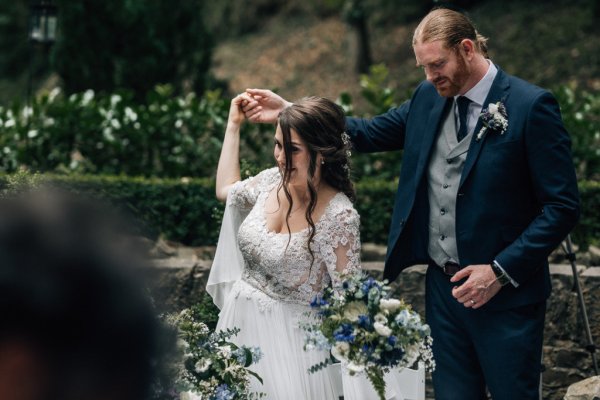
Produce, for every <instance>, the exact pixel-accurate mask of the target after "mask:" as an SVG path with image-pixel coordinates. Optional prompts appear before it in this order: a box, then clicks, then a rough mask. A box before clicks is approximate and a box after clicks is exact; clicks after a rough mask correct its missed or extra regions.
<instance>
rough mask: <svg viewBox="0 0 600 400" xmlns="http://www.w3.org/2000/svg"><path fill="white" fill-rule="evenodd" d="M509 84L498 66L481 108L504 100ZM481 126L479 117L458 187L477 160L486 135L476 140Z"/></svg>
mask: <svg viewBox="0 0 600 400" xmlns="http://www.w3.org/2000/svg"><path fill="white" fill-rule="evenodd" d="M509 86H510V85H509V83H508V77H507V76H506V74H505V73H504V72H503V71H502V70H501V69H500V68H498V73H497V75H496V78H495V79H494V82H493V83H492V87H491V88H490V92H489V93H488V95H487V97H486V99H485V101H484V102H483V108H482V110H483V109H485V108H487V106H488V105H489V104H490V103H497V102H499V101H503V102H504V101H505V100H506V97H507V96H508V88H509ZM481 128H482V122H481V118H479V119H478V120H477V124H476V125H475V130H474V131H473V136H472V137H471V144H470V145H469V151H468V153H467V159H466V160H465V166H464V168H463V171H462V174H461V177H460V184H459V185H458V187H459V188H460V187H461V186H462V184H463V182H464V181H465V179H466V178H467V176H469V173H470V172H471V170H472V169H473V166H474V165H475V162H476V161H477V158H478V157H479V152H480V151H481V149H482V148H483V144H484V142H485V138H486V137H487V136H488V135H487V134H486V135H484V136H483V138H481V140H476V137H477V134H478V133H479V131H480V130H481ZM488 133H489V132H488Z"/></svg>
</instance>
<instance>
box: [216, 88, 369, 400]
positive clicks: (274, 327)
mask: <svg viewBox="0 0 600 400" xmlns="http://www.w3.org/2000/svg"><path fill="white" fill-rule="evenodd" d="M249 100H251V99H250V98H249V97H248V95H247V94H241V95H239V96H237V97H235V98H234V99H233V100H232V102H231V108H230V112H229V120H228V124H227V129H226V132H225V139H224V141H223V149H222V151H221V156H220V159H219V166H218V170H217V183H216V193H217V197H218V198H219V199H220V200H226V201H227V206H226V216H225V218H224V224H223V227H222V230H221V235H220V238H219V246H218V250H217V254H216V256H215V262H214V264H213V268H212V270H211V275H210V277H209V282H208V285H207V291H208V292H209V293H210V294H211V295H212V296H213V299H214V301H215V304H217V306H219V307H220V308H221V313H220V316H219V322H218V325H217V329H226V328H232V327H238V328H240V329H241V332H240V333H239V334H238V336H237V337H236V341H237V342H239V344H247V345H251V346H259V347H260V348H261V350H262V352H263V354H264V356H263V358H262V359H261V361H260V362H259V363H258V364H257V365H256V366H254V368H253V370H255V371H256V372H257V373H258V374H259V375H260V376H261V377H262V379H263V381H264V384H263V385H261V384H260V383H259V382H254V383H255V386H254V387H253V390H255V391H258V392H263V393H266V394H267V398H269V399H302V400H303V399H334V398H336V395H335V392H334V387H333V382H332V380H331V378H330V377H329V375H328V374H327V373H326V371H320V372H317V373H314V374H309V373H308V372H307V370H308V368H309V367H311V366H312V365H314V364H316V363H318V362H320V361H322V360H324V359H325V358H326V357H327V356H328V355H327V354H325V353H319V352H317V351H310V352H305V351H304V350H303V332H302V330H301V329H300V328H299V327H298V323H299V322H300V321H301V320H302V319H303V318H305V316H304V313H306V312H307V311H310V302H311V300H313V298H314V297H315V295H316V294H317V293H319V292H320V291H321V290H322V289H324V288H325V287H326V286H328V285H330V284H332V281H333V284H334V285H335V283H336V276H337V273H339V272H351V271H354V270H357V269H359V268H360V241H359V217H358V214H357V212H356V210H355V209H354V207H353V206H352V200H353V199H354V189H353V185H352V183H351V181H350V179H349V177H348V145H347V143H345V142H344V138H343V132H344V127H345V120H344V112H343V110H342V109H341V107H339V106H338V105H336V104H335V103H333V102H331V101H329V100H327V99H324V98H317V97H310V98H305V99H302V100H300V101H299V102H297V103H295V104H294V105H293V106H290V107H288V108H286V109H284V110H283V111H282V112H281V114H280V116H279V119H278V123H277V129H276V132H275V138H274V150H273V155H274V157H275V161H276V164H277V166H276V167H274V168H271V169H267V170H265V171H262V172H261V173H259V174H258V175H257V176H255V177H253V178H249V179H247V180H244V181H240V167H239V142H240V126H241V124H242V122H243V120H244V114H243V112H242V110H241V107H242V105H243V102H245V101H249ZM240 223H241V224H240ZM238 225H239V230H237V228H238ZM238 248H239V252H238ZM240 252H241V253H240ZM232 269H233V270H232Z"/></svg>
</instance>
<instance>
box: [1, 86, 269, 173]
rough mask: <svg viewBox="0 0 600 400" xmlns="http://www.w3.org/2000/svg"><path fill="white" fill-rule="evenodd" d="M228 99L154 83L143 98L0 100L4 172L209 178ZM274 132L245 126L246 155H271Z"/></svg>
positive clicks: (123, 94) (55, 95) (55, 94)
mask: <svg viewBox="0 0 600 400" xmlns="http://www.w3.org/2000/svg"><path fill="white" fill-rule="evenodd" d="M229 101H230V99H229V98H227V97H226V96H224V95H222V93H221V92H220V91H207V92H205V93H204V94H203V95H202V96H197V95H195V94H194V93H190V94H187V95H184V96H180V95H176V94H174V92H173V89H172V88H171V87H170V86H168V85H160V86H157V87H156V88H155V89H154V90H153V91H151V92H149V93H148V95H147V97H146V99H145V101H138V100H135V99H134V97H133V94H132V93H131V92H128V91H119V92H116V93H108V94H103V93H96V92H94V91H93V90H87V91H85V92H82V93H75V94H72V95H65V94H64V93H62V91H61V90H60V89H58V88H56V89H54V90H52V91H51V92H50V93H47V94H43V95H41V96H39V97H36V98H34V99H32V101H31V104H30V105H20V104H18V103H15V104H14V105H12V106H11V107H2V106H0V172H8V173H12V172H14V171H16V170H18V168H19V167H22V166H25V167H28V168H29V169H31V170H34V171H41V172H48V171H57V170H58V171H60V172H78V173H99V174H117V175H119V174H126V175H132V176H160V177H181V176H194V177H211V176H212V175H213V174H214V171H215V166H216V165H217V161H218V159H219V153H220V150H221V145H222V143H221V141H222V138H223V133H224V132H225V125H226V123H227V114H228V111H229ZM266 130H273V127H272V126H269V125H264V124H244V126H243V134H242V136H241V137H242V141H243V142H244V143H243V145H242V146H241V148H242V157H244V158H247V159H249V160H250V161H256V162H259V161H260V163H261V165H262V162H264V160H268V159H269V158H268V157H267V156H268V155H269V152H272V148H271V146H270V144H268V143H269V139H268V138H269V135H266V134H265V133H264V132H265V131H266Z"/></svg>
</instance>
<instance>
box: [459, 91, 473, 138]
mask: <svg viewBox="0 0 600 400" xmlns="http://www.w3.org/2000/svg"><path fill="white" fill-rule="evenodd" d="M456 104H457V105H458V120H459V121H460V127H459V128H458V131H457V132H456V138H457V139H458V141H459V142H460V141H461V140H463V139H464V138H465V136H467V133H468V132H467V110H468V109H469V104H471V100H469V99H468V98H467V97H465V96H459V97H458V98H457V99H456Z"/></svg>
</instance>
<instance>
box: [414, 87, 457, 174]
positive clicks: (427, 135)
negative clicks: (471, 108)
mask: <svg viewBox="0 0 600 400" xmlns="http://www.w3.org/2000/svg"><path fill="white" fill-rule="evenodd" d="M450 104H452V99H451V98H450V99H448V98H445V97H441V96H438V98H437V99H436V100H435V103H434V105H433V107H432V108H431V111H430V112H429V116H428V117H427V126H426V128H425V130H424V135H423V141H422V142H421V151H420V152H419V162H418V163H417V170H416V175H415V176H417V177H418V178H417V179H416V181H415V182H416V184H417V185H418V182H420V181H421V175H422V174H423V170H424V169H425V165H426V164H427V160H429V155H430V154H431V147H432V146H433V142H434V139H435V138H436V136H437V133H438V132H439V130H440V124H441V122H442V117H443V116H444V115H445V113H444V110H446V109H447V107H448V106H449V105H450Z"/></svg>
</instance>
